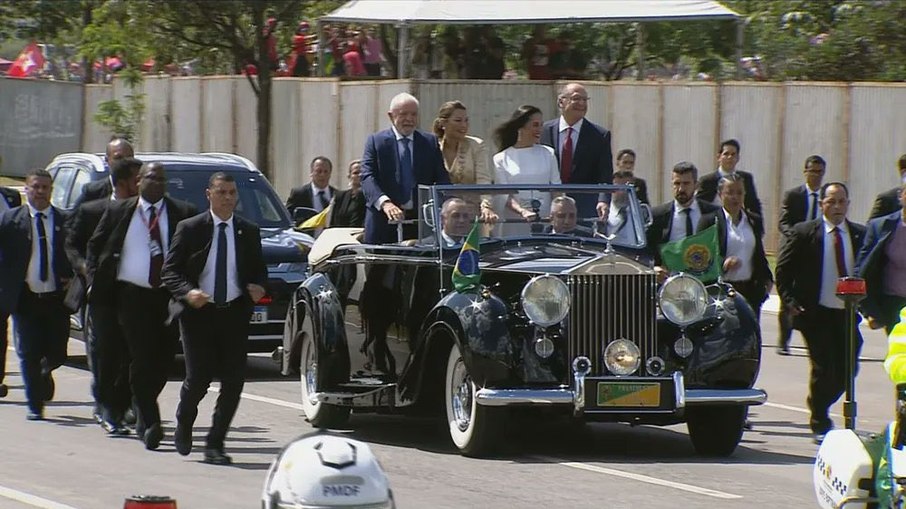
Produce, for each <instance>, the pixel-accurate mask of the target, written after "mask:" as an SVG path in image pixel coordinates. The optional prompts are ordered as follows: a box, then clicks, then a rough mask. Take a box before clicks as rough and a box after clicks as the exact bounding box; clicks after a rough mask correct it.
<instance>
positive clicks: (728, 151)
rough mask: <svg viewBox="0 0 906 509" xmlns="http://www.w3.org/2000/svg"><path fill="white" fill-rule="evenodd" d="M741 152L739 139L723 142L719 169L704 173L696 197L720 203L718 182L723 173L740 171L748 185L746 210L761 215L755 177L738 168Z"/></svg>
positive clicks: (746, 185)
mask: <svg viewBox="0 0 906 509" xmlns="http://www.w3.org/2000/svg"><path fill="white" fill-rule="evenodd" d="M739 153H740V149H739V142H738V141H736V140H726V141H723V142H721V144H720V151H719V152H718V153H717V169H716V170H714V172H713V173H709V174H707V175H703V176H702V178H701V179H700V180H699V181H698V191H696V193H695V197H696V198H698V199H700V200H705V201H706V202H709V203H717V204H720V203H719V201H718V196H717V182H718V181H719V180H720V177H721V176H722V175H728V174H732V173H738V174H739V175H740V176H741V177H742V179H743V183H744V184H745V187H746V203H745V208H746V210H747V211H749V212H754V213H755V214H757V215H759V216H761V215H762V213H761V200H759V199H758V193H757V192H756V191H755V177H753V176H752V174H751V173H748V172H745V171H741V170H737V169H736V164H737V163H738V162H739Z"/></svg>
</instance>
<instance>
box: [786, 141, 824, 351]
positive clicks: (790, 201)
mask: <svg viewBox="0 0 906 509" xmlns="http://www.w3.org/2000/svg"><path fill="white" fill-rule="evenodd" d="M826 168H827V164H826V163H825V162H824V159H823V158H822V157H821V156H818V155H812V156H809V157H808V158H807V159H806V160H805V169H804V170H803V171H802V174H803V175H804V176H805V183H804V184H802V185H801V186H796V187H794V188H792V189H788V190H787V191H786V192H785V193H783V201H782V202H781V203H782V204H781V209H780V220H779V224H778V226H779V228H780V235H781V236H782V237H781V242H786V240H787V239H789V237H790V235H792V233H793V227H794V226H796V225H797V224H799V223H801V222H803V221H814V220H815V219H818V217H819V216H820V215H821V200H820V199H819V195H820V193H821V181H822V180H824V172H825V170H826ZM788 309H789V308H787V306H786V305H784V304H783V302H781V303H780V311H779V312H778V313H777V322H778V324H779V329H780V337H778V338H777V353H778V354H780V355H789V354H790V339H791V338H792V336H793V319H792V317H791V316H790V315H789V312H788Z"/></svg>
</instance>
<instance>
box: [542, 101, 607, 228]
mask: <svg viewBox="0 0 906 509" xmlns="http://www.w3.org/2000/svg"><path fill="white" fill-rule="evenodd" d="M557 105H558V106H559V107H560V117H559V118H555V119H553V120H548V121H547V122H545V123H544V125H543V126H542V128H541V144H542V145H547V146H549V147H552V148H553V149H554V154H556V156H557V161H558V163H559V164H560V181H561V182H563V183H564V184H603V183H608V184H609V183H610V182H611V181H612V179H613V152H612V151H611V147H610V131H608V130H607V129H604V128H603V127H601V126H599V125H597V124H594V123H592V122H591V121H589V120H588V119H587V118H585V114H586V113H588V91H587V90H586V89H585V87H583V86H582V85H580V84H579V83H569V84H567V85H566V86H564V87H563V88H562V89H560V93H559V94H558V95H557ZM573 198H574V199H575V200H576V207H577V208H578V211H579V216H580V217H593V216H595V215H597V216H598V217H601V218H603V217H604V214H605V212H606V210H607V204H606V202H605V201H603V200H601V201H597V202H596V201H595V199H594V196H593V195H589V194H585V195H577V196H574V197H573Z"/></svg>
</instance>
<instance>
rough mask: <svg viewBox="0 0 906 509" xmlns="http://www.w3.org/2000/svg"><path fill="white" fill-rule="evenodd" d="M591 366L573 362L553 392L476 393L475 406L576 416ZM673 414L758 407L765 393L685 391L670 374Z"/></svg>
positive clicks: (679, 377) (679, 379) (679, 375)
mask: <svg viewBox="0 0 906 509" xmlns="http://www.w3.org/2000/svg"><path fill="white" fill-rule="evenodd" d="M590 368H591V363H590V362H588V359H586V358H584V357H579V358H577V359H576V360H575V361H573V383H572V386H571V387H570V386H566V385H563V386H561V387H558V388H556V389H487V388H485V389H479V390H478V391H477V392H476V393H475V402H476V403H477V404H479V405H483V406H491V407H504V406H560V405H562V406H572V407H573V412H574V413H575V414H576V415H579V414H581V413H582V412H584V411H585V378H586V377H587V376H588V371H589V370H590ZM673 386H674V388H675V390H676V394H675V395H674V396H675V401H676V410H679V409H681V408H684V407H687V406H704V405H744V406H751V405H761V404H763V403H764V402H766V401H767V400H768V395H767V393H766V392H765V391H763V390H761V389H757V388H752V389H686V385H685V381H684V379H683V374H682V373H680V372H676V373H674V374H673Z"/></svg>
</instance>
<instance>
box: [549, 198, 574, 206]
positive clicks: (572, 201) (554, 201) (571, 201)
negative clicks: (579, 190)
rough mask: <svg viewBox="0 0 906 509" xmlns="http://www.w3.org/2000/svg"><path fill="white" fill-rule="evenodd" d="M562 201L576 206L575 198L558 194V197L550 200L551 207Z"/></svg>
mask: <svg viewBox="0 0 906 509" xmlns="http://www.w3.org/2000/svg"><path fill="white" fill-rule="evenodd" d="M564 203H569V204H571V205H572V206H573V207H575V206H576V200H574V199H573V198H572V196H565V195H564V196H558V197H556V198H554V199H553V200H551V207H553V206H554V205H563V204H564Z"/></svg>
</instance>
